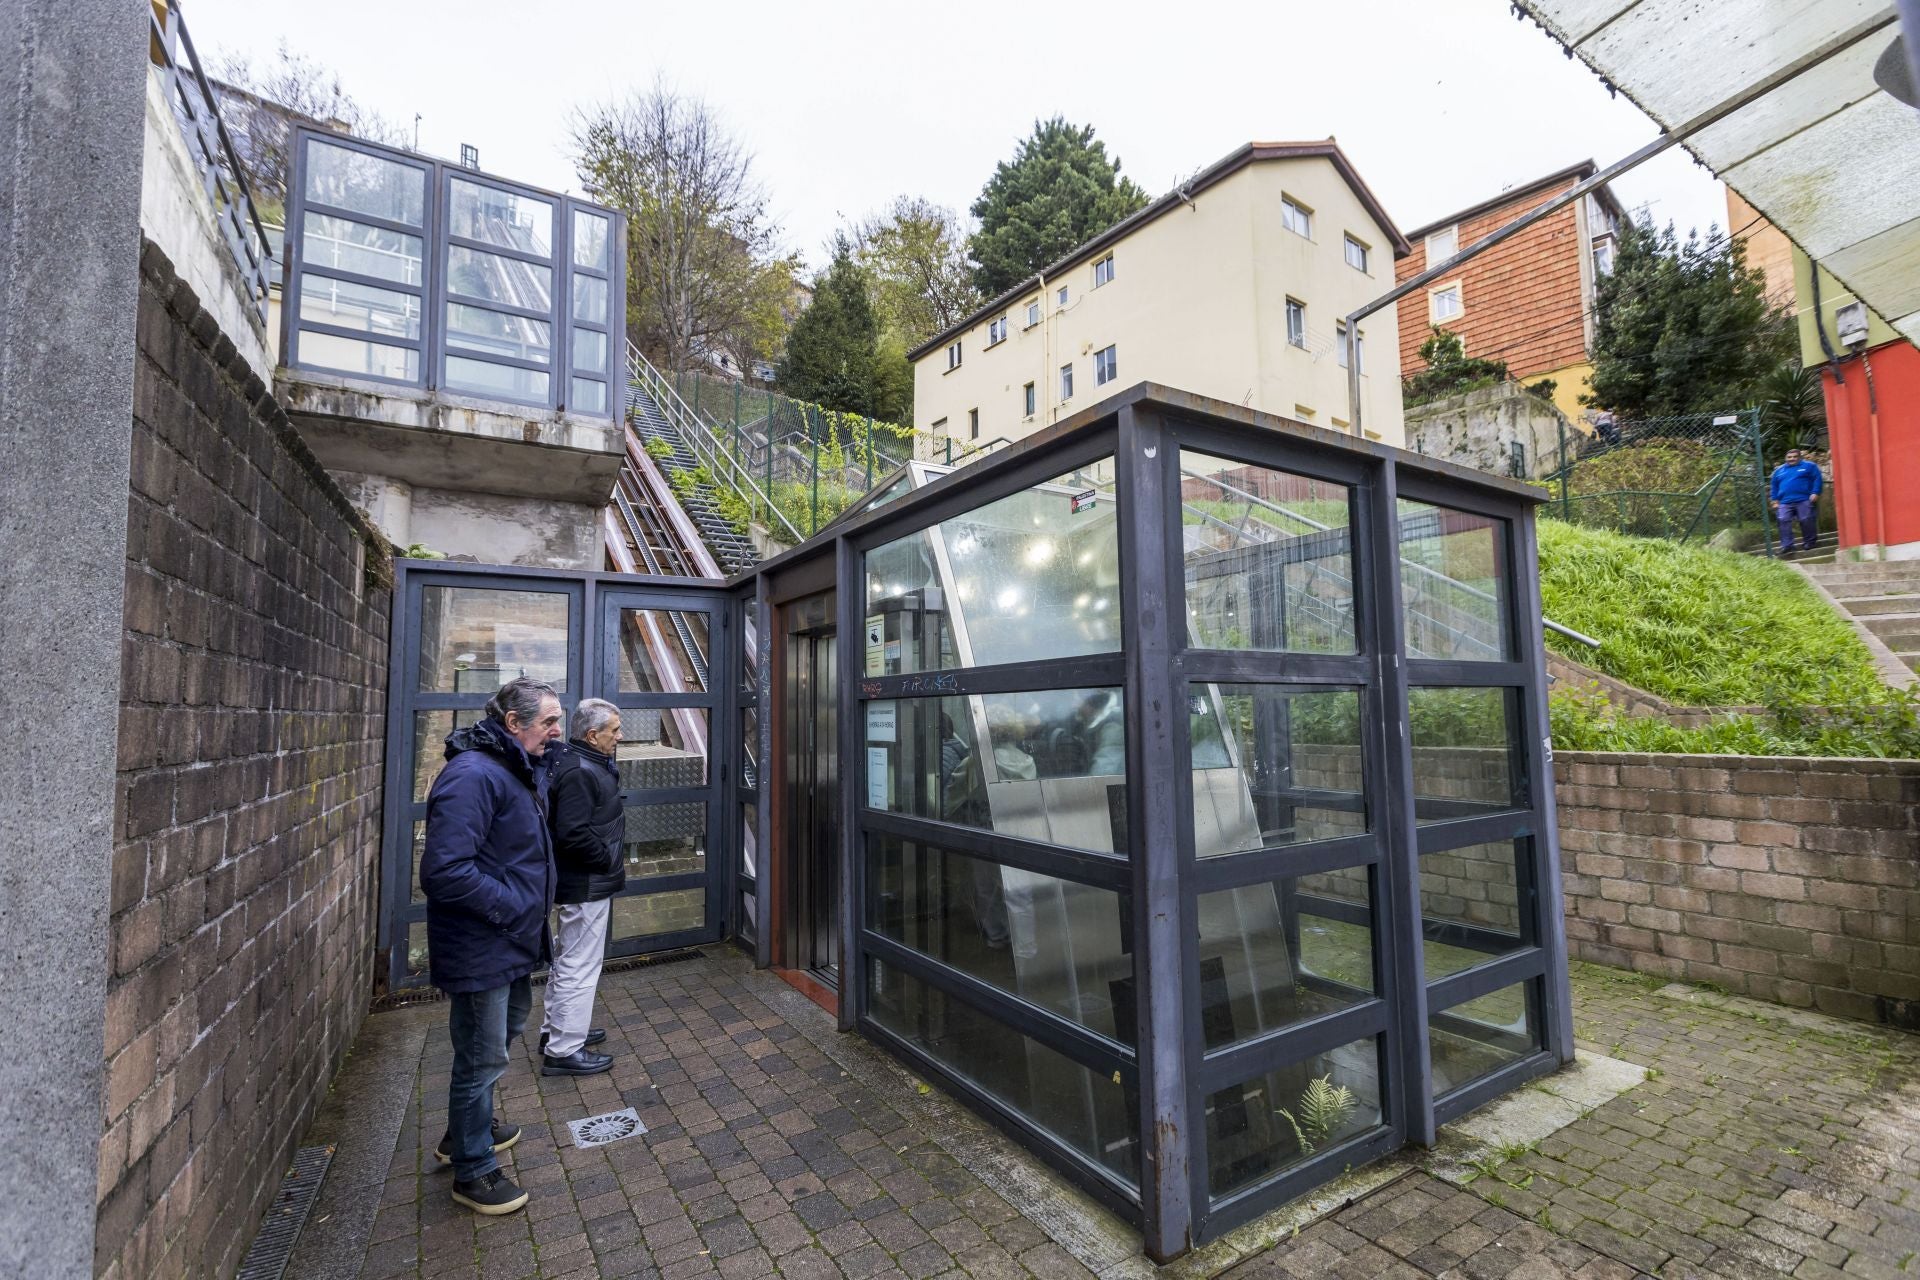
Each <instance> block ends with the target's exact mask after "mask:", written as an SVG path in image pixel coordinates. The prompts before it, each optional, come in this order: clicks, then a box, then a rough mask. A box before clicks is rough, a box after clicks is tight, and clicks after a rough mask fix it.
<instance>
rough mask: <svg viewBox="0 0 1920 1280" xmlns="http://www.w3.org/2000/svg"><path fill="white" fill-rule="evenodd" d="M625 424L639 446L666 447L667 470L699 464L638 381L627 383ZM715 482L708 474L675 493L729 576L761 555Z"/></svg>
mask: <svg viewBox="0 0 1920 1280" xmlns="http://www.w3.org/2000/svg"><path fill="white" fill-rule="evenodd" d="M627 425H628V428H629V430H631V431H632V432H634V433H635V434H637V435H638V436H639V437H640V445H641V448H642V449H645V448H646V447H647V445H649V444H651V443H652V442H653V441H656V440H658V441H659V442H660V443H661V444H663V445H665V446H666V449H667V450H668V452H667V453H666V454H665V456H664V457H663V458H661V460H660V461H661V464H662V466H663V467H664V468H665V469H666V470H667V472H669V473H672V472H676V471H688V472H691V471H694V470H696V469H697V468H699V467H700V466H701V465H702V463H701V460H700V458H698V457H697V456H696V455H695V454H694V451H693V449H692V448H691V447H690V446H689V445H688V443H687V441H686V439H685V437H683V436H682V435H681V433H680V431H679V430H678V429H677V428H676V427H675V426H674V424H673V423H672V422H670V421H668V419H667V415H666V414H665V413H663V412H662V411H661V409H660V406H659V404H658V403H657V402H655V400H654V398H653V395H652V394H651V393H650V392H649V391H648V389H647V388H646V387H645V386H643V385H642V384H640V383H639V382H629V383H628V384H627ZM650 452H651V451H650ZM717 484H718V481H715V480H713V479H712V478H711V477H709V479H708V481H707V483H705V484H703V485H695V486H694V488H693V489H692V490H691V491H689V492H687V493H685V494H684V495H682V494H676V495H675V501H677V502H678V503H679V505H680V508H681V509H682V510H683V511H685V512H686V513H687V516H688V518H689V519H691V520H692V521H693V524H694V528H696V529H697V530H699V532H700V539H701V541H702V542H704V543H706V545H707V548H708V550H710V551H711V552H712V553H713V558H714V560H715V561H716V562H717V563H718V565H719V567H720V570H721V572H722V573H723V574H725V575H726V576H728V577H732V576H733V575H734V574H736V573H739V572H741V571H742V570H745V569H750V568H752V567H753V566H754V565H756V564H758V563H759V561H760V556H759V554H758V552H756V551H755V550H754V546H753V541H752V539H750V538H748V537H747V536H746V534H744V533H742V532H741V531H740V530H739V529H737V528H736V527H735V526H734V525H733V523H732V522H731V521H730V520H728V519H727V517H726V516H725V514H723V513H722V511H721V510H720V501H719V499H718V498H717V497H716V496H715V493H714V489H715V486H716V485H717ZM649 572H656V571H655V570H649ZM665 572H673V570H665Z"/></svg>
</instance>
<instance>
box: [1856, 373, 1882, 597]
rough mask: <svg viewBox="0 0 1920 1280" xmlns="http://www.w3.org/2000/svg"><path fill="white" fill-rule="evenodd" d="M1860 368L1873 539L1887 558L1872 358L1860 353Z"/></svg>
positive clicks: (1878, 420) (1878, 416) (1878, 407)
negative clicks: (1864, 379) (1863, 379)
mask: <svg viewBox="0 0 1920 1280" xmlns="http://www.w3.org/2000/svg"><path fill="white" fill-rule="evenodd" d="M1860 368H1861V369H1862V370H1864V371H1865V372H1866V375H1867V438H1868V440H1869V441H1871V442H1872V445H1873V540H1874V541H1875V542H1877V543H1879V544H1880V558H1881V559H1882V560H1884V559H1886V558H1887V485H1886V481H1885V479H1884V478H1883V477H1882V476H1881V474H1880V397H1879V396H1878V394H1876V393H1875V391H1874V389H1873V360H1872V358H1871V357H1870V356H1868V355H1867V353H1866V352H1865V351H1862V352H1861V353H1860Z"/></svg>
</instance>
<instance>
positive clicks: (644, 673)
mask: <svg viewBox="0 0 1920 1280" xmlns="http://www.w3.org/2000/svg"><path fill="white" fill-rule="evenodd" d="M707 653H708V647H707V614H706V612H705V610H699V609H691V610H685V609H622V610H621V611H620V672H619V674H620V692H622V693H678V692H681V691H682V690H692V691H704V690H705V689H706V687H707Z"/></svg>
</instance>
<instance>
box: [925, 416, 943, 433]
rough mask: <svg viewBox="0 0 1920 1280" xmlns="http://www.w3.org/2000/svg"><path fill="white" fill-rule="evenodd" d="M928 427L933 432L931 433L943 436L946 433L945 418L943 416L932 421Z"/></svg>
mask: <svg viewBox="0 0 1920 1280" xmlns="http://www.w3.org/2000/svg"><path fill="white" fill-rule="evenodd" d="M929 429H930V430H931V431H932V432H933V434H935V435H937V436H943V435H945V434H947V420H946V419H945V418H942V419H940V420H939V421H938V422H936V423H934V424H933V426H932V427H931V428H929Z"/></svg>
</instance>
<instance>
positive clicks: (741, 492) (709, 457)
mask: <svg viewBox="0 0 1920 1280" xmlns="http://www.w3.org/2000/svg"><path fill="white" fill-rule="evenodd" d="M627 377H628V379H629V380H631V381H633V382H637V383H639V384H640V386H641V387H642V388H644V389H645V391H646V393H647V395H648V396H649V397H650V398H651V399H652V400H653V402H654V404H656V405H658V406H659V407H660V412H661V414H662V415H663V416H665V418H666V420H667V425H669V426H671V427H672V428H673V429H674V430H675V431H677V432H679V433H680V438H681V439H682V440H684V441H685V442H686V445H687V447H688V448H689V449H691V450H692V451H693V454H694V456H695V457H696V458H698V459H700V461H701V462H702V463H704V464H706V467H707V474H708V475H710V476H712V477H713V482H714V483H715V484H724V485H726V486H727V487H728V488H729V489H731V490H733V493H734V496H735V497H737V498H739V499H740V500H741V501H742V502H744V503H746V504H747V506H748V508H749V509H753V508H754V500H755V499H758V500H759V503H760V505H761V506H763V507H765V508H766V510H767V512H768V514H769V516H770V517H771V518H772V519H774V520H778V521H779V522H780V524H781V526H782V527H783V528H785V529H786V531H787V532H788V533H789V534H791V535H792V536H793V542H794V544H795V545H797V544H799V543H801V542H804V541H805V540H806V539H804V538H803V537H802V536H801V534H800V530H798V529H796V528H795V527H794V525H793V522H792V521H791V520H788V519H787V517H786V515H785V514H784V513H782V512H781V510H780V508H778V507H776V506H775V505H774V504H773V499H772V498H771V497H770V496H769V495H767V494H766V493H765V492H763V491H762V490H761V488H760V486H759V485H758V484H755V483H754V480H753V474H752V472H751V471H749V470H748V469H747V467H745V466H744V465H743V464H742V463H741V462H740V460H739V459H738V458H735V457H734V456H733V454H732V453H731V452H729V451H728V449H727V447H726V444H725V442H724V441H722V440H720V439H719V438H718V437H717V436H716V435H715V434H714V432H713V430H712V428H710V427H709V426H707V424H706V423H704V422H702V421H700V416H699V415H698V414H696V413H695V412H694V411H693V410H692V409H691V408H689V407H688V405H687V402H686V401H684V400H682V399H681V398H680V393H679V392H678V391H675V390H674V388H673V384H672V383H671V382H669V381H667V379H666V378H665V377H664V376H663V375H662V374H661V372H660V370H658V369H656V368H655V367H654V365H653V362H652V361H651V360H649V359H647V357H646V356H645V355H644V354H642V353H641V351H640V348H639V347H636V346H635V345H634V344H633V343H632V342H631V341H629V342H628V343H627ZM743 486H744V487H743ZM749 495H751V496H749Z"/></svg>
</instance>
